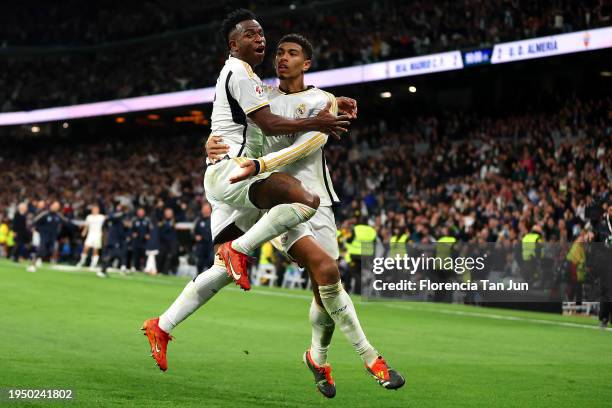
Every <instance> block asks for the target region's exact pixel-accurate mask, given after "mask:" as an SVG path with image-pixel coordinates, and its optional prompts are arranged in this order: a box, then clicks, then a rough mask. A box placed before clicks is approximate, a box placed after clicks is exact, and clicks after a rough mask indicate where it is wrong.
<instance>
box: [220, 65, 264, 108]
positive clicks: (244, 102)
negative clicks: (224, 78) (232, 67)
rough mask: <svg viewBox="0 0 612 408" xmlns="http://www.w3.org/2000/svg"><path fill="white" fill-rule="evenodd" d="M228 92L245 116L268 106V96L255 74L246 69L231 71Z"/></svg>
mask: <svg viewBox="0 0 612 408" xmlns="http://www.w3.org/2000/svg"><path fill="white" fill-rule="evenodd" d="M229 82H230V84H229V85H230V86H229V90H230V93H231V94H232V96H233V97H234V99H236V101H238V104H239V105H240V107H241V108H242V110H243V111H244V113H245V114H246V115H248V114H250V113H252V112H255V111H256V110H257V109H260V108H263V107H264V106H266V105H269V104H270V101H269V100H268V94H267V92H266V91H265V90H264V87H263V85H262V84H261V82H260V81H259V80H258V78H257V76H256V75H255V74H252V75H251V74H250V73H249V72H247V70H246V69H239V70H236V72H233V71H232V77H231V78H230V81H229Z"/></svg>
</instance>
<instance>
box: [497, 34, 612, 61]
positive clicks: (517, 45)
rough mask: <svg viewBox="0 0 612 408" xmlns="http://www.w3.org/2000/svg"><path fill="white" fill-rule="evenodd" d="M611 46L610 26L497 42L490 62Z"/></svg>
mask: <svg viewBox="0 0 612 408" xmlns="http://www.w3.org/2000/svg"><path fill="white" fill-rule="evenodd" d="M610 47H612V27H605V28H598V29H595V30H586V31H577V32H574V33H567V34H559V35H551V36H549V37H539V38H530V39H528V40H521V41H512V42H507V43H502V44H497V45H495V46H494V47H493V55H492V56H491V64H503V63H505V62H513V61H521V60H527V59H534V58H544V57H552V56H554V55H563V54H572V53H575V52H584V51H591V50H598V49H602V48H610Z"/></svg>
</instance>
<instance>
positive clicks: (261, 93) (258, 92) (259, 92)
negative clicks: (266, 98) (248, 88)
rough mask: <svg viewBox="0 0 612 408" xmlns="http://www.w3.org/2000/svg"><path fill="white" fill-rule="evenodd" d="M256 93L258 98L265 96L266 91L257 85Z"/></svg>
mask: <svg viewBox="0 0 612 408" xmlns="http://www.w3.org/2000/svg"><path fill="white" fill-rule="evenodd" d="M255 93H256V94H257V95H258V96H263V94H264V90H263V88H262V87H261V86H259V85H255Z"/></svg>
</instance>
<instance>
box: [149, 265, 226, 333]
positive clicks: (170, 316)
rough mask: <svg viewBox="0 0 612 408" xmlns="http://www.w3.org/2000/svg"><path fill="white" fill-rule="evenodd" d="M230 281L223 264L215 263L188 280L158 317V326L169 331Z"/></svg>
mask: <svg viewBox="0 0 612 408" xmlns="http://www.w3.org/2000/svg"><path fill="white" fill-rule="evenodd" d="M221 265H223V266H221ZM230 282H232V279H230V277H229V276H227V271H226V269H225V265H224V264H220V265H219V264H218V263H215V264H214V265H213V266H212V267H211V268H210V269H208V270H206V271H204V272H202V273H201V274H199V275H198V276H197V277H196V278H195V280H192V281H189V283H188V284H187V286H185V289H183V291H182V292H181V294H180V295H179V296H178V297H177V298H176V300H175V301H174V303H172V305H170V307H169V308H168V310H166V311H165V312H164V313H163V314H162V315H161V316H160V317H159V327H160V328H161V329H162V330H163V331H165V332H166V333H170V332H171V331H172V329H174V328H175V327H176V326H177V325H178V324H179V323H181V322H182V321H183V320H185V319H186V318H187V317H189V316H190V315H191V314H192V313H193V312H195V311H196V310H198V308H199V307H200V306H202V305H203V304H204V303H206V302H208V301H209V300H210V299H211V298H212V297H213V296H215V294H216V293H217V292H218V291H219V290H221V289H222V288H223V287H224V286H225V285H227V284H228V283H230Z"/></svg>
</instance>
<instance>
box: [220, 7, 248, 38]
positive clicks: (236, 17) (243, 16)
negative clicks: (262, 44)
mask: <svg viewBox="0 0 612 408" xmlns="http://www.w3.org/2000/svg"><path fill="white" fill-rule="evenodd" d="M255 19H256V17H255V14H253V13H252V12H250V11H249V10H247V9H238V10H234V11H232V12H231V13H229V14H228V15H227V17H225V20H223V22H222V23H221V33H222V34H223V41H225V43H226V44H228V43H229V36H230V33H231V32H232V31H233V30H234V28H235V27H236V25H237V24H239V23H241V22H242V21H245V20H255Z"/></svg>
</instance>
